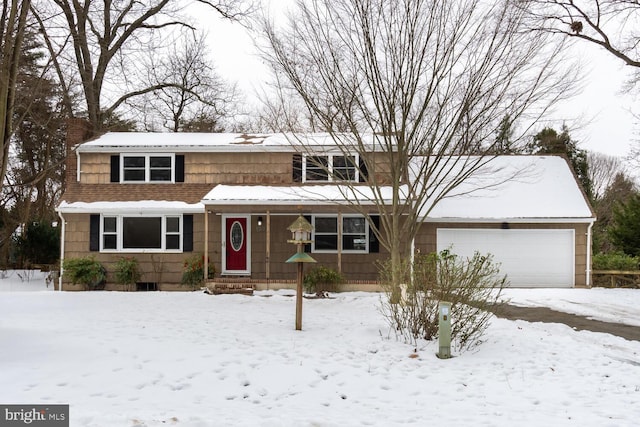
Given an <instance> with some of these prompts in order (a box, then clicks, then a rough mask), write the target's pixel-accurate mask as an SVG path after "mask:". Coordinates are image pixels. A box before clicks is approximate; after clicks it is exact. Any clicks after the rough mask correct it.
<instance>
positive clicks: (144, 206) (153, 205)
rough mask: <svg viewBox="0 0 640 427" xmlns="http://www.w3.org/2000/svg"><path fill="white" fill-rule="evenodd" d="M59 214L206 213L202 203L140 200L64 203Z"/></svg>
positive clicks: (59, 207) (58, 209) (61, 204)
mask: <svg viewBox="0 0 640 427" xmlns="http://www.w3.org/2000/svg"><path fill="white" fill-rule="evenodd" d="M56 210H57V211H58V212H60V213H63V214H73V213H113V214H181V213H204V205H203V204H202V203H194V204H190V203H185V202H176V201H166V200H140V201H135V202H88V203H87V202H72V203H67V202H66V201H64V200H63V201H62V202H61V203H60V205H59V206H58V208H57V209H56Z"/></svg>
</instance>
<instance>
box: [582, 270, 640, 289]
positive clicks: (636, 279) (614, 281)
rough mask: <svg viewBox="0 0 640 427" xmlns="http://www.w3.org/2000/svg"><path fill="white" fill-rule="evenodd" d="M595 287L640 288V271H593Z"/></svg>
mask: <svg viewBox="0 0 640 427" xmlns="http://www.w3.org/2000/svg"><path fill="white" fill-rule="evenodd" d="M592 274H593V286H604V287H610V288H640V271H638V270H634V271H624V270H593V271H592Z"/></svg>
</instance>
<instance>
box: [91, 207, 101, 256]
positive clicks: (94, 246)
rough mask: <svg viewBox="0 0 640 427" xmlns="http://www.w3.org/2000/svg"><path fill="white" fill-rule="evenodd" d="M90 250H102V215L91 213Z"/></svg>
mask: <svg viewBox="0 0 640 427" xmlns="http://www.w3.org/2000/svg"><path fill="white" fill-rule="evenodd" d="M89 250H90V251H93V252H95V251H99V250H100V215H98V214H91V216H90V217H89Z"/></svg>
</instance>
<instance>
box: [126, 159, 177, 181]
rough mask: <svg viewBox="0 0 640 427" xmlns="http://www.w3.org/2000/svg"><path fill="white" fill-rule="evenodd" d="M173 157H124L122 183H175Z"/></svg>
mask: <svg viewBox="0 0 640 427" xmlns="http://www.w3.org/2000/svg"><path fill="white" fill-rule="evenodd" d="M173 159H174V157H173V155H151V154H146V155H128V154H123V155H122V182H173V180H174V178H173V171H174V167H173V164H174V161H173Z"/></svg>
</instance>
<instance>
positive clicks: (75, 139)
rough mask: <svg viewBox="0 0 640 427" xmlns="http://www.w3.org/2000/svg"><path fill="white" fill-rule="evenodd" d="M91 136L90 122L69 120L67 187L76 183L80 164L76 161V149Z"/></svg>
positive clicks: (76, 119)
mask: <svg viewBox="0 0 640 427" xmlns="http://www.w3.org/2000/svg"><path fill="white" fill-rule="evenodd" d="M90 136H91V124H90V123H89V122H88V121H86V120H85V119H81V118H77V117H73V118H70V119H67V140H66V144H67V161H66V167H67V170H66V177H67V185H69V184H71V183H72V182H75V181H76V173H77V169H78V167H77V166H78V163H77V160H76V155H75V150H74V147H75V146H76V145H78V144H81V143H83V142H84V141H86V140H87V139H89V137H90Z"/></svg>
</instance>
